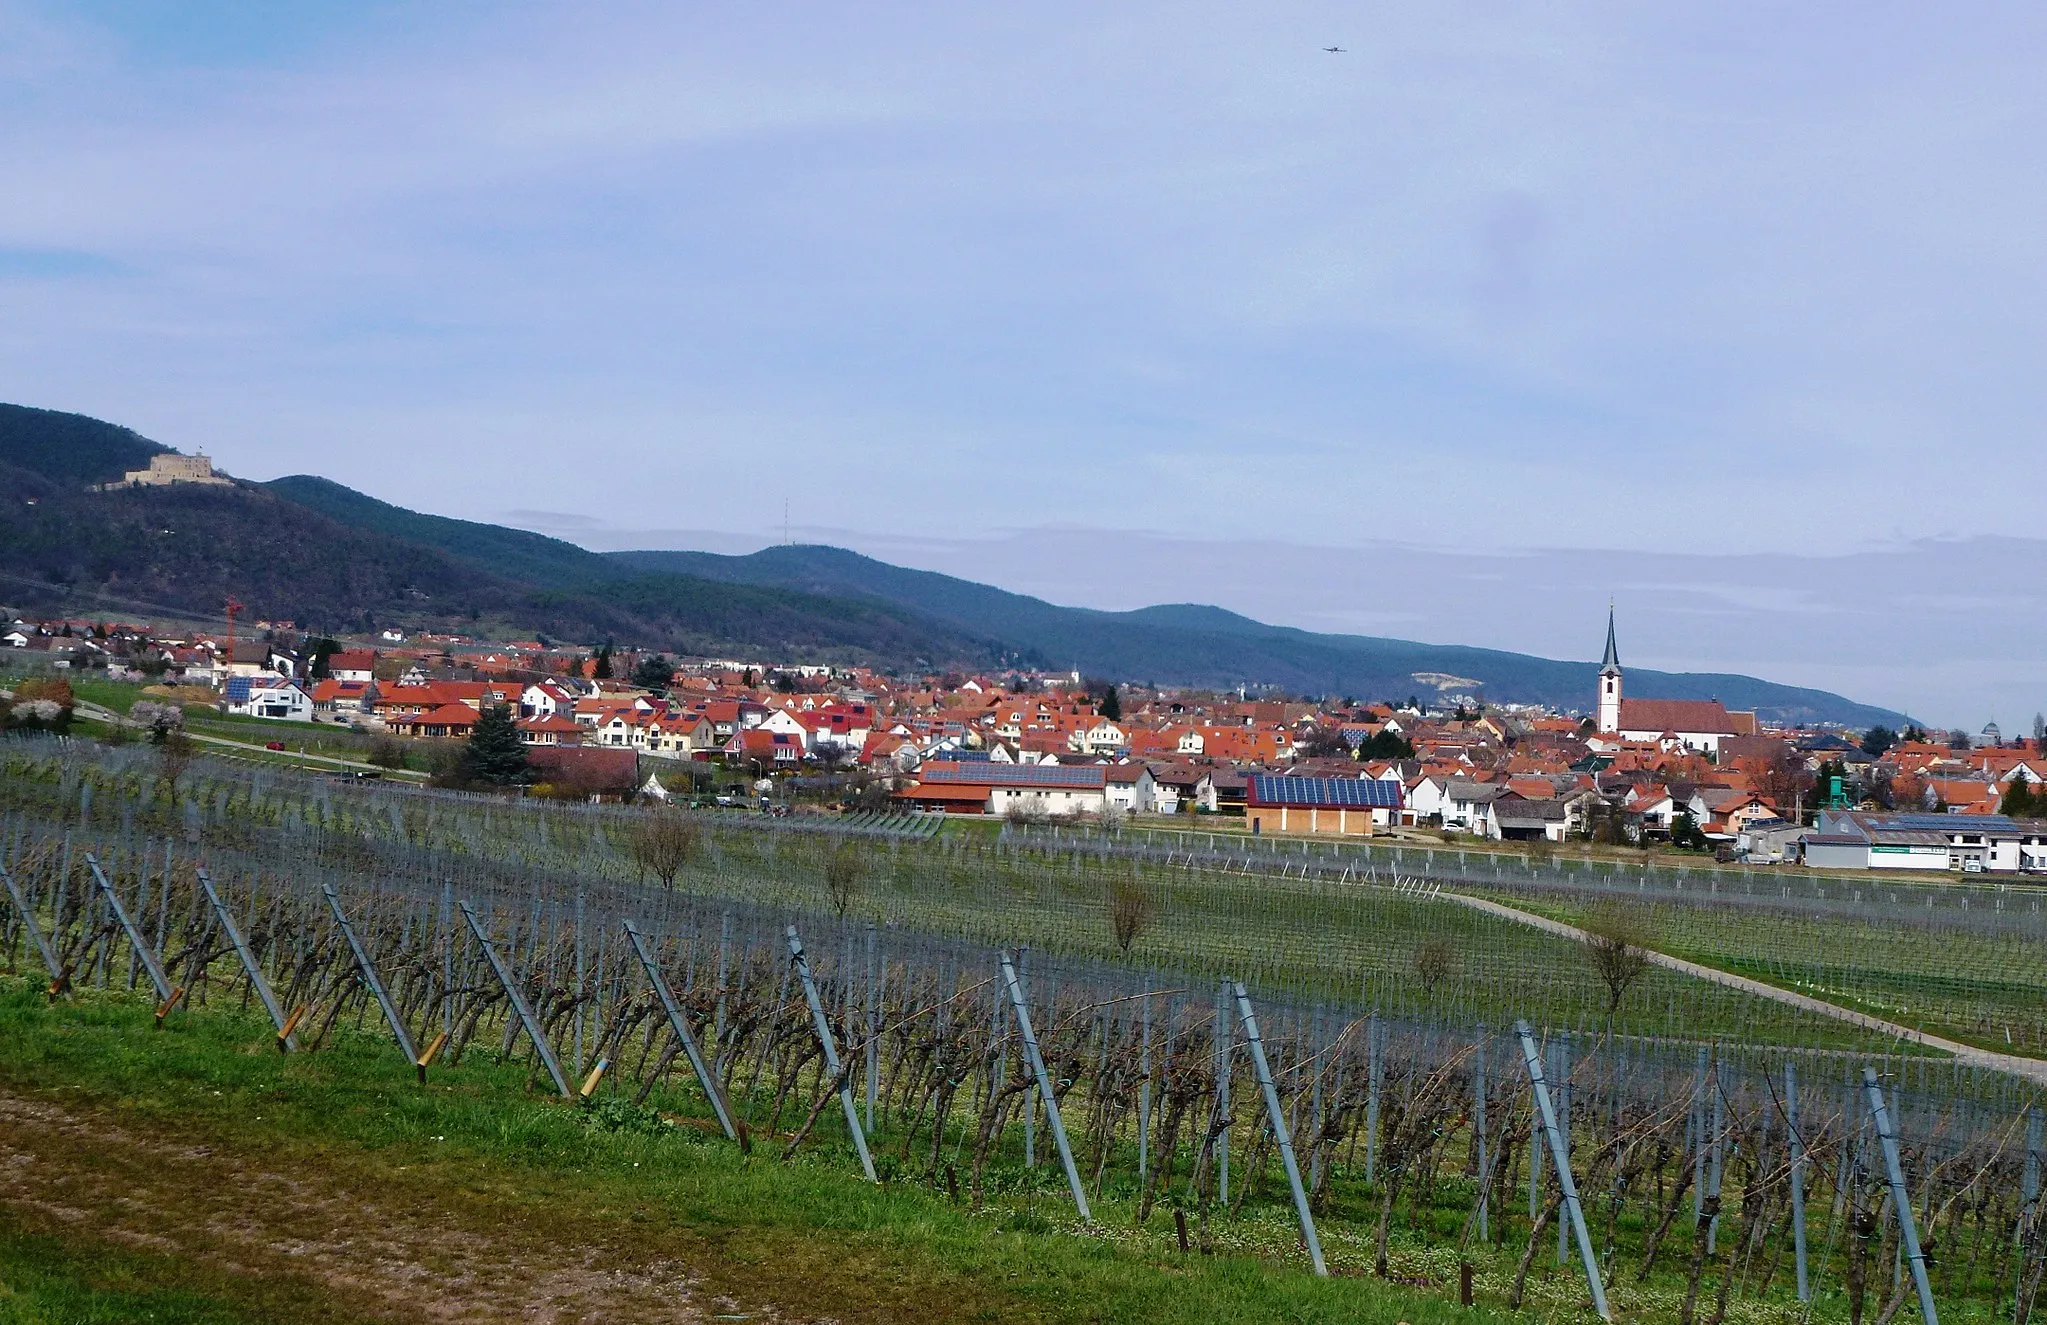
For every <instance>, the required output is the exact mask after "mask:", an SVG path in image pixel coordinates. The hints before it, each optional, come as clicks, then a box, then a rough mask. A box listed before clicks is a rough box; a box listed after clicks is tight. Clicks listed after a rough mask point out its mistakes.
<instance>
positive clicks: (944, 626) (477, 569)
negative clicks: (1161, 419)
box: [0, 405, 1904, 726]
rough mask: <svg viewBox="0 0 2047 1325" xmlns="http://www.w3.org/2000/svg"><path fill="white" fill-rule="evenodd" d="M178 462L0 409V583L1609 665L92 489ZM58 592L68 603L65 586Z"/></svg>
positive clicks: (1774, 707)
mask: <svg viewBox="0 0 2047 1325" xmlns="http://www.w3.org/2000/svg"><path fill="white" fill-rule="evenodd" d="M167 449H168V448H166V447H162V446H160V445H159V444H157V443H155V442H152V441H150V440H149V439H148V438H145V437H142V436H140V435H139V434H136V433H134V432H132V431H130V430H128V429H125V428H120V427H117V426H115V425H113V424H108V423H103V422H101V421H99V420H97V419H91V418H86V417H85V416H83V415H76V414H62V413H58V412H56V411H51V410H38V409H28V408H25V407H22V406H14V405H0V511H4V512H5V514H4V516H0V585H4V586H5V588H6V593H5V597H6V598H7V599H8V600H9V601H10V602H11V603H12V604H13V605H14V606H17V607H19V608H22V609H24V610H35V609H41V610H54V609H55V607H56V606H57V605H59V604H61V605H63V606H65V607H66V608H68V609H69V610H74V611H102V612H106V613H108V614H115V613H118V614H122V615H133V613H134V611H135V610H136V609H135V607H134V605H135V604H145V605H148V606H149V607H150V608H153V609H157V610H162V611H167V612H169V611H175V612H181V613H188V614H191V615H194V616H198V617H202V618H203V617H208V616H211V615H212V614H214V613H216V612H218V610H219V607H220V604H221V602H222V601H223V600H224V599H225V598H226V597H227V596H228V595H229V594H232V595H234V596H235V597H237V598H240V599H241V600H242V601H243V602H244V604H246V605H247V607H248V610H249V614H250V616H251V617H252V618H270V619H289V620H292V621H296V622H298V623H299V624H301V625H303V626H307V627H310V628H315V629H322V630H329V631H336V632H355V631H366V630H371V629H377V628H381V627H385V626H392V625H395V626H399V627H401V628H406V629H419V628H421V627H433V626H438V627H443V628H452V629H457V630H461V631H463V632H465V633H469V634H473V635H477V636H480V637H485V638H489V637H497V638H511V637H531V636H535V635H542V636H548V637H552V638H557V639H564V640H576V641H597V640H604V639H612V640H616V641H618V642H620V643H622V644H627V645H634V646H641V647H647V648H658V649H665V650H668V651H671V652H680V653H689V654H697V655H711V656H732V655H750V656H762V655H766V656H769V657H776V658H783V659H787V660H790V661H820V662H822V661H839V662H858V663H868V664H873V665H878V666H882V667H892V668H912V669H938V668H946V667H961V668H970V669H982V668H995V667H1001V666H1032V667H1051V668H1058V669H1065V668H1074V669H1077V670H1080V671H1082V672H1085V673H1088V674H1091V675H1100V676H1107V677H1112V678H1116V679H1122V680H1133V681H1155V682H1159V683H1162V684H1187V685H1207V686H1218V687H1233V686H1236V685H1238V684H1247V685H1256V686H1280V687H1283V688H1285V689H1287V690H1291V691H1295V692H1297V693H1302V694H1336V695H1350V696H1356V697H1359V698H1367V699H1383V698H1401V697H1405V696H1407V695H1410V694H1423V695H1426V694H1428V693H1430V690H1429V686H1428V684H1427V683H1426V682H1424V681H1423V680H1421V679H1420V678H1421V677H1422V676H1424V675H1428V674H1446V675H1449V676H1455V677H1468V678H1473V679H1475V680H1476V681H1478V682H1479V683H1480V685H1481V687H1482V688H1483V691H1484V693H1485V695H1486V697H1487V698H1489V699H1494V700H1500V701H1510V702H1511V701H1519V702H1528V703H1542V704H1552V705H1556V706H1558V707H1563V708H1583V707H1585V706H1586V705H1587V704H1588V703H1589V701H1590V697H1591V695H1592V693H1593V674H1594V666H1593V664H1592V663H1590V662H1559V661H1554V660H1551V659H1546V658H1534V657H1530V656H1527V655H1525V654H1517V653H1509V652H1505V651H1502V650H1493V649H1474V648H1465V647H1462V646H1457V645H1440V644H1424V643H1418V642H1415V641H1411V640H1395V639H1380V638H1375V637H1369V636H1357V635H1319V634H1313V633H1310V632H1308V631H1302V630H1295V629H1292V628H1289V627H1284V626H1271V625H1266V624H1264V623H1263V622H1259V621H1255V620H1252V619H1251V618H1249V617H1245V616H1241V615H1239V614H1237V613H1233V612H1228V611H1224V610H1223V609H1221V608H1217V607H1210V606H1203V605H1200V604H1190V603H1180V604H1166V605H1161V606H1155V607H1146V608H1141V609H1138V610H1137V611H1132V612H1098V611H1092V610H1089V609H1084V608H1072V607H1060V606H1058V605H1056V604H1053V603H1048V602H1045V601H1044V600H1042V599H1038V598H1032V597H1029V596H1026V595H1023V594H1014V593H1009V592H1007V591H1005V590H1002V589H998V588H994V587H992V586H989V585H985V584H976V583H974V582H972V581H969V580H962V579H956V578H954V577H952V576H948V575H941V574H938V573H935V572H932V571H921V570H911V569H908V568H905V567H901V566H892V565H889V564H888V563H886V562H881V561H876V560H873V559H872V558H869V557H863V556H860V555H859V554H857V553H854V552H849V551H846V550H844V549H841V548H830V547H773V548H767V549H764V550H762V551H760V552H756V553H753V554H751V555H750V556H743V557H731V556H718V555H715V554H712V553H705V552H670V551H648V552H619V553H609V554H600V553H595V552H591V551H588V550H587V549H584V548H580V547H577V546H576V545H575V544H573V543H567V542H563V541H562V540H560V539H555V538H547V537H544V536H542V535H539V534H533V533H527V532H524V531H521V530H516V529H505V528H501V527H499V526H497V525H489V524H480V523H476V522H473V521H466V520H454V519H449V518H447V517H444V516H438V515H430V514H424V513H421V512H417V511H409V510H406V509H405V508H403V507H399V506H394V505H391V504H390V503H388V502H383V501H379V500H377V499H376V498H374V497H370V496H367V495H365V494H363V493H360V492H355V491H353V490H351V489H349V488H346V487H343V486H342V485H340V484H338V483H334V482H332V481H330V480H328V479H324V478H318V477H314V476H310V475H294V476H292V477H289V478H282V479H278V480H276V481H274V482H271V483H267V484H256V483H237V484H235V485H234V486H232V487H215V488H203V487H193V486H179V487H166V488H144V489H122V490H117V491H112V492H99V493H95V492H89V491H88V490H87V488H88V486H89V485H90V484H93V483H97V482H103V481H105V480H107V479H111V478H118V477H119V476H120V474H121V472H122V471H123V470H125V469H132V468H137V467H140V466H141V465H144V464H146V463H147V462H148V458H149V456H151V455H153V454H157V453H160V452H162V451H164V450H167ZM50 586H55V587H50ZM1628 680H1629V689H1630V693H1631V694H1636V695H1642V696H1646V697H1658V698H1676V699H1690V698H1713V699H1719V700H1720V701H1722V702H1723V703H1725V704H1727V705H1728V706H1729V707H1730V708H1738V709H1739V708H1753V709H1756V710H1758V711H1759V712H1761V713H1763V714H1764V715H1765V716H1766V717H1769V718H1772V719H1777V720H1784V721H1825V722H1839V723H1845V724H1849V725H1856V726H1863V725H1868V724H1871V723H1877V722H1883V723H1888V724H1892V725H1899V724H1902V723H1903V721H1904V717H1903V715H1901V714H1897V713H1893V712H1890V711H1888V710H1885V709H1879V708H1872V707H1870V706H1868V705H1863V704H1857V703H1855V702H1853V701H1851V700H1847V699H1843V698H1842V697H1841V696H1839V695H1834V694H1830V693H1827V692H1825V691H1819V690H1806V689H1800V688H1797V687H1792V686H1782V685H1777V684H1774V683H1772V682H1769V681H1763V680H1759V679H1757V678H1755V677H1749V676H1735V675H1726V674H1719V673H1660V672H1653V671H1648V670H1645V669H1630V671H1629V673H1628Z"/></svg>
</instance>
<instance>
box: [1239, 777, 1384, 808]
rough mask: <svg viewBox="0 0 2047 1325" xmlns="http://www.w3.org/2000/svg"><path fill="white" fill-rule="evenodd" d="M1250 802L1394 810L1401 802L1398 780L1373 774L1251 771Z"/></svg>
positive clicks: (1255, 803)
mask: <svg viewBox="0 0 2047 1325" xmlns="http://www.w3.org/2000/svg"><path fill="white" fill-rule="evenodd" d="M1250 792H1251V802H1252V803H1253V804H1254V805H1327V806H1330V807H1331V808H1333V809H1340V810H1397V809H1399V808H1400V807H1401V804H1402V802H1403V799H1404V798H1403V795H1402V788H1401V786H1400V784H1399V783H1398V782H1381V781H1380V780H1378V779H1377V778H1285V777H1275V776H1273V775H1271V774H1267V773H1254V774H1252V775H1251V787H1250Z"/></svg>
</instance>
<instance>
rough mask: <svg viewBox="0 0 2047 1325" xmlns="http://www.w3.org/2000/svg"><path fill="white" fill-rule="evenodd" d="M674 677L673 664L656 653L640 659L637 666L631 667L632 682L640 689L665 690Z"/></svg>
mask: <svg viewBox="0 0 2047 1325" xmlns="http://www.w3.org/2000/svg"><path fill="white" fill-rule="evenodd" d="M674 679H675V664H674V663H672V662H670V661H668V659H667V658H666V657H665V656H663V655H661V654H658V653H656V654H650V655H648V656H647V657H645V658H642V659H640V664H639V666H637V667H635V668H633V684H634V685H636V686H638V687H640V688H641V689H642V690H666V689H667V688H668V683H669V682H670V681H673V680H674Z"/></svg>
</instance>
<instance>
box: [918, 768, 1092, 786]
mask: <svg viewBox="0 0 2047 1325" xmlns="http://www.w3.org/2000/svg"><path fill="white" fill-rule="evenodd" d="M919 776H920V777H921V778H922V780H923V781H925V782H939V783H944V782H968V783H973V784H975V785H977V786H989V785H991V784H992V785H1000V786H1008V787H1099V786H1101V785H1102V770H1101V769H1100V768H1099V767H1096V766H1087V765H1084V766H1080V767H1073V768H1069V767H1067V766H1066V765H1064V764H1023V765H1016V766H1011V765H1003V764H992V763H985V762H984V763H975V764H958V765H954V764H926V765H925V766H924V769H923V771H922V772H921V773H920V774H919Z"/></svg>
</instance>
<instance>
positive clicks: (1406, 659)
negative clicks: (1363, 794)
mask: <svg viewBox="0 0 2047 1325" xmlns="http://www.w3.org/2000/svg"><path fill="white" fill-rule="evenodd" d="M610 556H611V558H612V559H613V560H615V561H617V562H619V563H621V564H623V565H627V566H633V567H637V568H640V569H643V570H666V571H674V572H678V573H682V574H688V575H693V576H698V577H701V578H704V579H714V580H725V581H728V582H731V583H738V584H768V585H777V586H781V587H784V588H801V589H804V590H807V591H809V592H813V593H821V594H832V595H867V596H871V597H874V598H879V599H881V600H883V601H886V602H889V603H892V604H894V605H896V606H898V607H902V608H907V609H910V610H913V611H918V612H922V613H925V614H927V615H929V616H932V617H936V618H937V619H939V620H941V621H946V622H949V623H951V624H953V625H956V626H959V627H961V628H963V629H965V630H969V631H972V632H974V633H976V634H979V635H985V636H988V637H991V638H994V639H997V640H1000V641H1002V642H1003V643H1004V644H1006V645H1009V646H1010V647H1012V648H1015V649H1019V650H1028V651H1030V652H1033V653H1036V654H1039V655H1041V656H1043V657H1046V658H1048V659H1050V660H1052V664H1053V665H1054V666H1057V667H1074V668H1077V669H1079V670H1080V671H1083V672H1088V673H1092V674H1098V675H1102V676H1112V677H1127V678H1131V679H1135V680H1146V681H1158V682H1160V683H1171V684H1189V685H1209V686H1235V685H1237V684H1239V683H1240V682H1241V683H1245V684H1251V685H1261V684H1263V685H1279V686H1283V687H1285V688H1287V689H1289V690H1294V691H1298V692H1301V693H1305V694H1340V695H1352V696H1357V697H1360V698H1368V699H1382V698H1400V697H1405V696H1407V695H1409V694H1416V693H1427V687H1426V686H1425V685H1423V684H1422V683H1421V682H1420V681H1418V680H1417V675H1418V674H1422V673H1444V674H1448V675H1451V676H1457V677H1468V678H1472V679H1475V680H1477V681H1479V682H1480V683H1481V684H1482V686H1483V689H1484V693H1485V695H1486V697H1487V698H1488V699H1494V700H1501V701H1507V702H1518V703H1535V704H1550V705H1554V706H1557V707H1559V708H1580V709H1583V708H1586V707H1589V705H1590V703H1591V698H1592V695H1593V693H1594V690H1595V677H1596V674H1597V671H1598V668H1597V665H1596V664H1595V663H1592V662H1559V661H1555V660H1552V659H1548V658H1536V657H1531V656H1529V655H1527V654H1520V653H1509V652H1506V651H1504V650H1497V649H1477V648H1468V647H1465V646H1462V645H1449V644H1423V643H1417V642H1415V641H1412V640H1397V639H1382V638H1377V637H1372V636H1363V635H1320V634H1314V633H1311V632H1308V631H1304V630H1295V629H1293V628H1291V627H1286V626H1270V625H1266V624H1264V623H1263V622H1259V621H1254V620H1252V619H1251V618H1249V617H1245V616H1240V615H1238V614H1237V613H1234V612H1228V611H1225V610H1223V609H1222V608H1219V607H1208V606H1202V605H1198V604H1185V603H1181V604H1169V605H1163V606H1156V607H1145V608H1139V609H1137V610H1136V611H1131V612H1099V611H1093V610H1090V609H1086V608H1073V607H1059V606H1056V605H1054V604H1052V603H1047V602H1045V601H1044V600H1042V599H1038V598H1032V597H1028V596H1026V595H1023V594H1014V593H1008V592H1005V591H1004V590H1001V589H996V588H991V587H989V586H987V585H983V584H974V583H972V582H970V581H966V580H959V579H954V578H952V577H951V576H947V575H940V574H936V573H934V572H931V571H919V570H907V569H905V568H903V567H900V566H892V565H889V564H888V563H886V562H881V561H875V560H873V559H872V558H869V557H863V556H861V555H859V554H858V553H855V552H848V551H845V550H844V549H841V548H830V547H772V548H764V549H762V550H761V551H759V552H755V553H752V554H751V555H748V556H743V557H732V556H720V555H717V554H714V553H708V552H659V551H649V552H616V553H611V554H610ZM1628 686H1629V693H1630V694H1633V695H1638V696H1642V697H1644V698H1658V699H1718V700H1720V701H1721V702H1722V703H1724V704H1726V705H1727V706H1728V707H1729V708H1733V709H1755V710H1757V711H1758V712H1759V713H1761V714H1762V715H1763V716H1764V717H1766V718H1769V719H1772V720H1776V721H1787V722H1789V721H1819V722H1839V723H1845V724H1848V725H1852V726H1867V725H1870V724H1872V723H1879V722H1881V723H1887V724H1892V725H1897V724H1901V723H1903V722H1904V721H1905V718H1904V716H1903V715H1902V714H1898V713H1894V712H1891V711H1890V710H1888V709H1881V708H1875V707H1872V706H1869V705H1865V704H1858V703H1855V702H1854V701H1852V700H1848V699H1844V698H1842V697H1841V696H1839V695H1835V694H1831V693H1829V692H1827V691H1824V690H1810V689H1805V688H1802V687H1798V686H1785V685H1778V684H1776V683H1775V682H1771V681H1764V680H1759V679H1757V678H1756V677H1752V676H1740V675H1734V674H1729V673H1721V672H1657V671H1652V670H1649V669H1647V668H1630V669H1629V670H1628Z"/></svg>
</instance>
